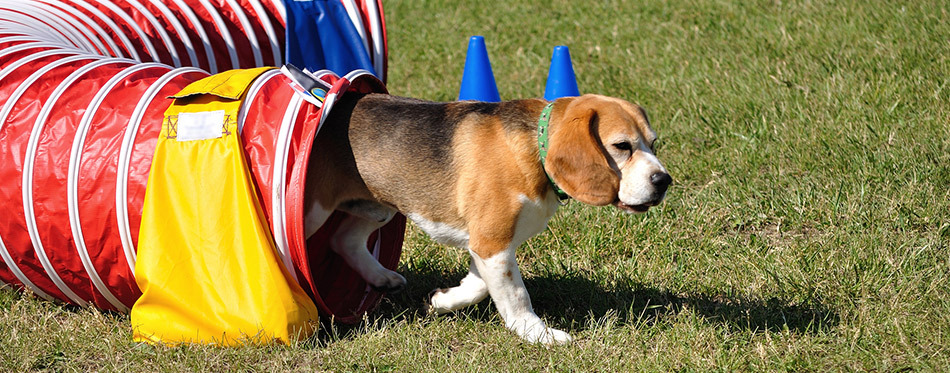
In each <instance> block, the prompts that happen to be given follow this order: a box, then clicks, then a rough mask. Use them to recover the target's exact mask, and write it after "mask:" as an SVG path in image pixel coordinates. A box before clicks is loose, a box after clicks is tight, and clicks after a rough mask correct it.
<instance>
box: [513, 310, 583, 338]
mask: <svg viewBox="0 0 950 373" xmlns="http://www.w3.org/2000/svg"><path fill="white" fill-rule="evenodd" d="M508 329H511V330H512V331H514V332H515V333H517V334H518V336H519V337H521V338H522V339H524V340H526V341H528V342H532V343H543V344H565V343H570V342H571V335H570V334H567V333H565V332H563V331H560V330H557V329H554V328H549V327H548V326H547V325H545V324H544V321H541V319H540V318H538V317H537V316H534V317H528V318H526V319H521V320H515V321H512V322H509V323H508Z"/></svg>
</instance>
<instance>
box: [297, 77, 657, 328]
mask: <svg viewBox="0 0 950 373" xmlns="http://www.w3.org/2000/svg"><path fill="white" fill-rule="evenodd" d="M545 105H546V101H543V100H540V99H532V100H516V101H507V102H501V103H484V102H472V101H461V102H452V103H434V102H427V101H421V100H416V99H409V98H398V97H393V96H389V95H381V94H370V95H365V96H364V95H357V94H348V95H347V96H346V97H344V98H343V100H341V102H339V103H338V104H337V105H336V106H335V107H334V109H333V111H332V113H331V114H330V117H329V118H328V120H327V122H326V123H325V125H324V127H323V128H322V129H321V132H320V134H319V135H318V136H317V139H316V140H315V143H314V147H313V148H314V152H313V154H312V155H311V158H310V162H309V165H310V166H309V170H308V175H314V176H315V177H312V178H311V179H309V180H308V181H307V185H306V188H307V189H306V197H305V198H306V199H305V203H307V204H308V206H309V207H306V206H305V207H306V208H307V209H308V210H306V211H308V212H307V216H306V227H307V235H308V236H309V235H310V234H313V233H314V232H315V231H316V230H317V228H319V227H320V226H321V225H322V224H323V222H324V221H325V220H326V219H327V217H328V216H329V215H330V213H331V212H332V211H334V210H341V211H344V212H346V213H347V214H348V215H347V217H346V219H345V221H344V222H343V223H342V225H341V226H340V228H339V230H338V231H337V233H336V234H335V236H334V237H333V238H332V242H331V247H332V248H333V250H334V251H335V252H337V253H338V254H340V255H341V256H343V257H344V258H345V260H346V261H347V263H349V264H350V266H352V267H353V268H354V269H355V270H356V271H357V272H359V273H360V274H361V275H362V277H363V278H364V279H366V281H367V282H368V283H370V284H372V285H373V286H375V287H377V288H380V289H384V290H397V289H399V288H401V287H402V286H404V285H405V282H406V280H405V278H403V277H402V276H401V275H399V274H398V273H396V272H393V271H390V270H388V269H385V268H383V267H382V266H381V265H380V264H379V263H378V262H377V261H376V260H375V259H374V258H373V257H372V256H371V255H370V254H369V252H368V251H367V250H366V246H365V243H366V241H367V237H368V235H369V234H370V233H371V232H373V231H375V230H376V229H378V228H379V227H381V226H382V225H383V224H385V223H387V222H388V221H389V220H390V219H392V217H393V216H394V214H396V212H402V213H403V214H405V215H406V216H407V217H409V218H410V219H411V220H413V221H414V222H415V223H416V224H417V225H418V226H419V227H420V228H421V229H423V230H424V231H425V232H426V233H428V234H429V235H430V236H431V237H432V238H433V239H435V240H436V241H438V242H440V243H444V244H446V245H451V246H456V247H459V248H463V249H467V250H468V251H469V253H470V254H471V257H472V260H471V264H470V267H469V273H468V275H467V276H466V277H465V278H464V279H462V281H461V284H460V285H459V286H456V287H453V288H450V289H437V290H435V291H434V292H433V294H432V296H431V298H430V300H429V301H430V306H431V309H432V310H433V311H435V312H438V313H445V312H451V311H454V310H458V309H460V308H462V307H466V306H468V305H471V304H474V303H477V302H479V301H481V300H482V299H484V298H485V297H486V296H488V295H491V298H492V300H494V302H495V305H496V307H497V309H498V312H500V313H501V316H502V318H503V319H504V321H505V325H506V326H507V327H508V328H509V329H511V330H512V331H514V332H515V333H517V334H518V335H519V336H521V337H522V338H524V339H526V340H528V341H532V342H543V343H563V342H568V341H570V340H571V337H570V335H568V334H567V333H565V332H563V331H560V330H557V329H553V328H549V327H547V326H546V325H545V323H544V322H543V321H542V320H541V319H540V318H539V317H538V316H537V315H536V314H535V313H534V310H533V308H532V306H531V300H530V298H529V296H528V291H527V290H526V289H525V285H524V282H523V281H522V278H521V272H520V271H519V270H518V265H517V263H516V262H515V249H516V248H518V246H519V245H521V243H522V242H524V241H525V240H527V239H528V238H530V237H532V236H534V235H536V234H538V233H540V232H541V231H542V230H544V228H545V226H546V225H547V222H548V219H549V218H550V217H551V216H552V215H554V212H555V211H556V210H557V207H558V205H559V203H558V202H559V201H558V198H557V196H556V194H555V192H554V189H553V187H552V185H551V183H550V181H549V180H548V177H547V176H546V175H545V170H546V171H547V173H548V174H549V175H550V176H551V178H552V179H553V180H554V181H555V182H556V183H557V185H559V186H560V187H561V188H562V189H563V190H564V191H565V192H567V194H569V195H570V196H571V197H572V198H574V199H576V200H578V201H581V202H584V203H587V204H591V205H596V206H604V205H614V206H616V207H618V208H620V209H622V210H624V211H627V212H644V211H646V210H647V209H648V208H649V207H651V206H655V205H657V204H658V203H660V201H661V200H662V199H663V197H664V195H665V194H666V189H667V186H668V185H669V184H670V182H671V178H670V176H669V175H668V174H667V173H666V169H665V168H664V167H663V165H662V164H660V162H659V160H657V158H656V156H655V155H654V153H653V143H654V141H655V140H656V133H655V132H654V131H653V130H652V129H651V128H650V125H649V122H648V120H647V116H646V112H645V111H644V110H643V109H642V108H640V107H639V106H637V105H634V104H631V103H629V102H627V101H624V100H620V99H616V98H610V97H605V96H598V95H584V96H581V97H571V98H561V99H558V100H556V101H555V102H554V107H553V111H552V113H551V120H550V125H549V128H548V130H549V134H550V135H549V137H550V143H549V144H550V145H549V153H548V156H547V160H546V162H545V163H544V165H543V166H542V162H541V160H540V159H539V151H538V141H537V125H538V117H539V115H540V114H541V111H542V109H543V108H544V106H545Z"/></svg>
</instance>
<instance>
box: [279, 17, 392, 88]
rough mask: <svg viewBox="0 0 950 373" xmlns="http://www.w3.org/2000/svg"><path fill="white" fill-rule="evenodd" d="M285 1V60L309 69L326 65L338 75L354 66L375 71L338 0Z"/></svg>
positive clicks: (324, 67)
mask: <svg viewBox="0 0 950 373" xmlns="http://www.w3.org/2000/svg"><path fill="white" fill-rule="evenodd" d="M284 3H285V4H286V8H287V38H286V39H285V40H286V43H287V45H286V49H285V50H286V51H287V52H286V61H287V63H289V64H292V65H294V66H297V67H299V68H301V69H303V68H306V69H309V70H310V71H317V70H320V69H328V70H330V71H333V72H334V73H336V74H337V75H339V76H343V75H345V74H346V73H349V72H350V71H353V70H356V69H365V70H368V71H370V72H372V73H373V75H376V71H375V70H373V62H372V60H371V59H370V57H369V54H368V53H367V51H366V47H364V44H363V39H362V38H360V35H359V33H357V32H356V27H354V26H353V23H352V22H350V17H349V16H348V15H347V13H346V8H344V7H343V3H341V2H340V0H285V1H284ZM377 76H378V75H377Z"/></svg>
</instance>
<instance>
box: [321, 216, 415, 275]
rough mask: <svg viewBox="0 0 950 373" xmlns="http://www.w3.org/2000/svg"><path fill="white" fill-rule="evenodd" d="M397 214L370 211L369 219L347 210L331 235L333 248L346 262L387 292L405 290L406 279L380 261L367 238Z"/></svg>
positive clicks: (331, 246)
mask: <svg viewBox="0 0 950 373" xmlns="http://www.w3.org/2000/svg"><path fill="white" fill-rule="evenodd" d="M360 212H362V211H360ZM375 212H378V211H375ZM394 214H395V212H392V213H388V214H370V216H367V217H370V219H367V217H364V216H361V215H364V214H360V215H354V214H353V213H352V212H348V213H347V214H346V217H344V218H343V221H342V222H341V223H340V225H339V227H338V228H337V230H336V232H334V234H333V237H332V238H331V239H330V248H332V249H333V251H334V252H336V253H337V254H338V255H340V256H341V257H343V259H344V260H346V263H347V264H349V265H350V267H351V268H353V270H355V271H356V272H357V273H359V274H360V276H361V277H363V280H366V282H367V283H369V284H370V286H372V287H374V288H376V289H378V290H381V291H385V292H396V291H399V290H402V288H403V287H405V286H406V279H405V278H404V277H402V275H400V274H398V273H396V272H393V271H391V270H389V269H386V268H385V267H383V266H382V265H381V264H379V261H378V260H377V259H376V258H374V257H373V255H372V254H370V252H369V250H368V249H367V247H366V242H367V240H369V236H370V234H372V233H373V232H375V231H376V230H377V229H379V228H380V227H382V226H383V225H385V224H386V223H388V222H389V220H391V219H392V217H393V215H394ZM384 215H386V216H384ZM377 218H378V219H377Z"/></svg>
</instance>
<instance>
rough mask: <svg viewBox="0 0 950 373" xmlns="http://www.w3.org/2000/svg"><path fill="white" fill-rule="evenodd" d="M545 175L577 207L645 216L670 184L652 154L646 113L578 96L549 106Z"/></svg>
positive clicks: (599, 98) (618, 101)
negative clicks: (610, 207) (583, 205)
mask: <svg viewBox="0 0 950 373" xmlns="http://www.w3.org/2000/svg"><path fill="white" fill-rule="evenodd" d="M549 141H550V145H549V150H548V156H547V160H546V162H545V166H544V167H545V169H546V171H547V172H548V174H549V175H550V176H551V178H552V179H553V180H554V182H555V183H557V185H558V186H560V187H561V188H562V189H563V190H564V191H565V192H567V194H568V195H570V196H571V197H573V198H574V199H577V200H578V201H581V202H584V203H587V204H591V205H595V206H604V205H608V204H612V205H615V206H617V207H618V208H620V209H622V210H624V211H627V212H645V211H647V210H648V209H649V208H650V207H652V206H656V205H657V204H659V203H660V201H662V200H663V197H664V196H665V195H666V189H667V187H668V186H669V185H670V183H672V181H673V179H672V178H671V177H670V175H669V174H668V173H667V172H666V168H664V167H663V165H662V164H661V163H660V161H659V160H658V159H657V158H656V155H655V154H654V148H653V145H654V142H655V141H656V132H654V131H653V129H652V128H650V123H649V120H648V119H647V114H646V111H644V110H643V108H641V107H640V106H638V105H635V104H632V103H629V102H627V101H624V100H621V99H617V98H612V97H606V96H599V95H584V96H580V97H571V98H562V99H559V100H557V101H556V102H555V105H554V111H553V113H552V116H551V127H550V140H549Z"/></svg>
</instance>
